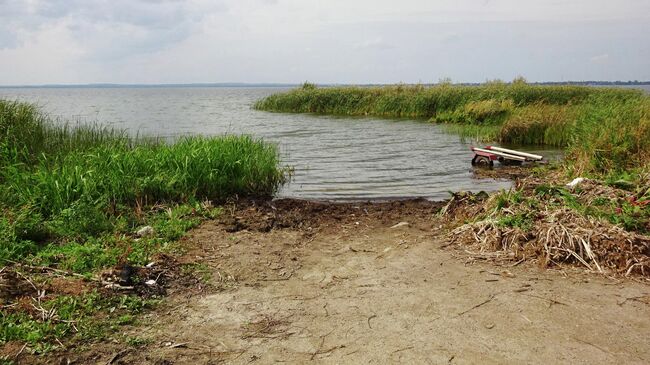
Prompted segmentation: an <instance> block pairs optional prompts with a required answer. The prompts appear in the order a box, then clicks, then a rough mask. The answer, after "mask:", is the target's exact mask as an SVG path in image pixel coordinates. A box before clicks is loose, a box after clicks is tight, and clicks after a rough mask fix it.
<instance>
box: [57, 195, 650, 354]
mask: <svg viewBox="0 0 650 365" xmlns="http://www.w3.org/2000/svg"><path fill="white" fill-rule="evenodd" d="M441 207H442V204H441V203H433V202H427V201H423V200H415V201H404V202H389V203H374V204H355V203H346V204H323V203H315V202H303V201H295V200H281V201H275V202H264V203H258V204H255V203H244V204H240V205H238V206H232V207H231V209H229V210H228V212H227V213H226V214H224V217H223V218H222V219H220V220H216V221H210V222H207V223H205V224H203V225H202V226H201V227H200V228H198V229H196V230H194V231H193V232H192V233H191V235H190V236H189V237H188V238H187V239H186V240H185V242H184V244H185V245H186V247H188V249H189V251H188V253H187V254H186V255H185V256H184V257H183V258H182V260H185V261H186V262H196V263H201V264H202V265H205V267H206V268H207V269H206V271H208V272H209V273H210V275H209V276H210V279H209V281H210V284H211V287H212V289H211V290H210V291H208V292H207V293H205V294H203V295H196V294H187V293H184V292H183V291H182V290H181V291H176V292H175V293H174V294H172V295H171V296H170V297H169V298H168V299H167V300H166V304H164V305H163V306H162V307H161V308H159V309H158V310H157V311H156V312H155V313H151V314H150V315H149V316H148V318H147V319H145V320H144V323H143V324H142V325H141V326H140V327H138V328H134V329H133V330H132V335H137V336H140V337H142V338H145V339H147V340H148V343H147V344H145V345H142V346H140V347H133V348H123V347H117V345H115V346H112V345H110V344H105V345H103V346H94V347H93V348H92V349H91V350H90V351H87V352H82V353H76V354H69V355H68V357H67V358H65V359H61V360H64V361H67V359H70V360H73V361H75V362H77V363H103V364H106V363H112V364H119V363H123V364H128V363H141V364H204V363H206V364H207V363H213V364H217V363H233V364H249V363H258V364H271V363H327V364H356V363H376V364H384V363H411V364H412V363H423V364H476V363H481V364H505V363H508V364H513V363H515V364H516V363H521V364H532V363H547V364H548V363H553V364H556V363H567V364H580V363H583V364H606V363H607V364H609V363H626V364H635V363H636V364H645V363H648V362H650V338H649V337H648V334H650V306H649V304H650V286H649V285H648V282H647V281H646V280H645V279H643V278H637V279H629V278H627V279H626V278H620V277H616V278H612V277H609V278H608V277H606V276H603V275H600V274H586V273H585V272H584V271H583V270H582V269H579V268H570V267H567V268H562V269H553V270H548V269H542V268H540V267H539V266H537V265H534V264H530V263H527V262H521V263H519V264H516V265H515V264H512V263H507V264H506V263H504V264H501V265H495V264H494V263H489V262H479V261H477V260H476V259H475V258H473V257H471V255H469V254H467V253H466V252H465V251H464V250H463V248H462V247H458V246H455V245H449V242H448V239H447V238H446V237H447V235H446V232H445V228H444V221H443V219H442V218H440V217H438V216H437V215H435V214H434V213H435V212H437V211H438V210H439V209H440V208H441Z"/></svg>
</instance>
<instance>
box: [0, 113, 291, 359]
mask: <svg viewBox="0 0 650 365" xmlns="http://www.w3.org/2000/svg"><path fill="white" fill-rule="evenodd" d="M0 167H1V168H0V211H1V212H2V214H1V215H0V266H5V265H14V266H15V267H16V271H18V270H20V267H22V266H21V265H29V266H30V267H34V266H36V267H47V268H53V269H57V270H65V271H69V272H72V273H74V274H77V275H83V276H86V277H88V278H90V277H97V273H98V272H99V271H100V270H103V269H106V268H110V267H114V266H115V265H119V264H126V263H128V264H130V265H144V264H146V263H148V262H149V260H151V257H152V256H153V255H155V254H157V253H160V252H173V251H174V250H177V249H178V247H176V246H175V245H174V241H176V240H178V239H179V238H180V237H182V236H183V235H184V234H185V232H186V231H187V230H189V229H190V228H192V227H195V226H196V225H198V224H199V223H200V222H201V221H202V220H203V219H208V218H213V217H215V216H216V215H218V214H219V213H220V208H217V207H213V206H212V203H211V202H212V201H216V202H222V201H225V200H226V199H229V198H231V197H235V196H238V197H269V196H272V195H273V194H274V193H275V192H276V191H277V189H278V188H279V186H280V185H282V184H283V183H284V181H285V178H286V176H285V172H286V171H285V169H284V168H281V167H280V161H279V155H278V152H277V149H276V147H275V146H274V145H270V144H267V143H265V142H263V141H261V140H256V139H253V138H251V137H248V136H222V137H214V138H206V137H187V138H183V139H180V140H179V141H177V142H176V143H173V144H168V143H164V142H162V141H159V140H156V139H143V138H137V139H136V138H130V137H128V136H127V135H126V134H125V133H123V132H121V131H115V130H111V129H108V128H103V127H100V126H78V127H74V128H73V127H69V126H65V125H58V124H56V123H54V122H53V121H51V120H50V119H49V118H48V117H47V116H46V115H44V114H42V113H41V112H40V111H39V110H38V109H37V108H36V107H34V106H33V105H30V104H26V103H21V102H12V101H4V100H0ZM143 226H151V227H153V232H154V233H153V234H151V235H147V236H145V237H136V235H135V234H134V232H135V231H136V230H137V229H138V228H140V227H143ZM12 270H13V269H12ZM7 272H8V271H7ZM12 272H13V271H12ZM0 274H1V272H0ZM2 279H3V278H2V277H0V284H2ZM37 279H39V280H40V279H43V280H47V278H41V276H40V274H36V278H35V279H34V280H37ZM3 290H4V287H3V286H2V285H0V294H1V295H0V298H2V300H3V301H4V300H5V299H4V298H5V296H6V295H5V294H6V293H4V292H3ZM10 296H11V295H10ZM14 299H15V298H14ZM116 300H118V301H126V302H128V303H131V302H138V301H142V299H141V298H138V297H137V296H121V295H118V296H107V295H100V294H98V293H84V294H83V295H80V296H79V295H74V296H73V295H67V294H62V295H58V294H56V293H50V294H49V295H47V296H45V297H43V298H39V301H40V302H39V305H42V308H43V309H44V310H46V311H48V310H49V309H53V308H55V309H56V311H55V312H56V315H54V314H53V316H52V317H51V318H49V319H48V318H45V317H43V316H40V315H32V314H30V313H29V312H25V311H20V310H16V309H15V308H18V307H15V303H11V300H10V304H11V305H8V306H5V305H4V304H6V303H4V302H0V304H3V307H2V309H0V327H1V328H2V331H0V344H2V343H4V342H7V341H14V340H17V341H22V342H27V343H29V344H31V346H30V347H31V348H32V349H33V350H36V351H39V349H40V350H47V349H48V348H49V347H51V346H52V344H54V343H55V342H54V341H55V340H56V341H58V340H60V339H62V338H63V337H64V336H70V335H72V334H73V332H74V336H75V337H76V338H80V339H86V338H96V337H98V334H99V333H104V332H105V330H106V328H109V327H110V326H113V325H115V324H116V323H117V324H127V323H128V322H130V321H128V320H126V319H125V318H130V317H128V316H130V315H132V314H133V313H135V312H137V311H139V310H140V309H141V308H140V307H138V308H135V307H133V306H132V305H131V304H128V303H127V304H125V303H122V304H121V305H122V306H126V307H125V308H124V310H114V308H115V307H116V304H115V303H114V301H116ZM118 307H119V306H118ZM107 308H113V310H111V311H110V313H105V312H106V309H107ZM118 309H119V308H118ZM100 312H102V313H103V314H102V315H100V316H99V318H96V317H97V316H96V314H98V313H100ZM71 318H74V320H72V319H71ZM107 326H108V327H107ZM73 329H74V331H73ZM128 342H129V343H131V344H134V343H137V342H139V340H137V339H136V340H133V339H132V340H129V341H128Z"/></svg>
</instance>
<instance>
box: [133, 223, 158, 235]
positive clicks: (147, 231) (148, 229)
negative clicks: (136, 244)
mask: <svg viewBox="0 0 650 365" xmlns="http://www.w3.org/2000/svg"><path fill="white" fill-rule="evenodd" d="M135 234H136V235H137V236H138V237H147V236H153V234H154V229H153V227H152V226H144V227H142V228H140V229H138V230H137V231H136V232H135Z"/></svg>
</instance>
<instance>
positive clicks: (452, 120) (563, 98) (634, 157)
mask: <svg viewBox="0 0 650 365" xmlns="http://www.w3.org/2000/svg"><path fill="white" fill-rule="evenodd" d="M255 108H256V109H259V110H266V111H274V112H297V113H322V114H339V115H355V116H358V115H370V116H379V117H390V118H425V119H429V120H430V121H432V122H435V123H445V124H448V125H450V126H451V128H450V129H452V130H454V131H455V132H457V133H460V134H461V135H464V136H467V137H472V138H477V139H480V140H492V141H497V142H507V143H516V144H540V145H542V144H543V145H552V146H559V147H567V148H568V150H569V154H570V156H571V161H573V163H574V166H575V168H576V169H577V170H579V171H584V170H589V171H597V172H603V171H608V170H612V169H621V170H625V169H627V168H634V167H638V166H647V165H648V162H649V161H650V155H649V154H648V152H647V151H648V148H649V147H650V98H649V97H648V96H646V95H644V94H643V92H642V91H640V90H629V89H614V88H594V87H585V86H569V85H564V86H538V85H529V84H526V83H525V82H524V81H522V80H518V81H516V82H513V83H509V84H506V83H503V82H490V83H486V84H483V85H480V86H461V85H451V84H442V85H438V86H431V87H424V86H406V85H398V86H387V87H333V88H318V87H315V86H314V85H311V84H305V85H304V86H303V87H302V88H298V89H294V90H291V91H289V92H286V93H281V94H275V95H271V96H269V97H267V98H264V99H262V100H260V101H258V102H257V103H256V104H255Z"/></svg>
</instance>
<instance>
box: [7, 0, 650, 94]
mask: <svg viewBox="0 0 650 365" xmlns="http://www.w3.org/2000/svg"><path fill="white" fill-rule="evenodd" d="M516 76H523V77H525V78H526V79H527V80H529V81H567V80H650V0H616V1H612V0H450V1H447V0H393V1H387V0H322V1H319V0H210V1H209V0H188V1H182V0H50V1H45V0H0V85H41V84H84V83H125V84H149V83H153V84H157V83H212V82H247V83H301V82H304V81H310V82H315V83H353V84H363V83H396V82H405V83H417V82H422V83H433V82H438V81H439V80H442V79H451V80H452V81H454V82H481V81H485V80H493V79H502V80H511V79H513V78H514V77H516Z"/></svg>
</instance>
